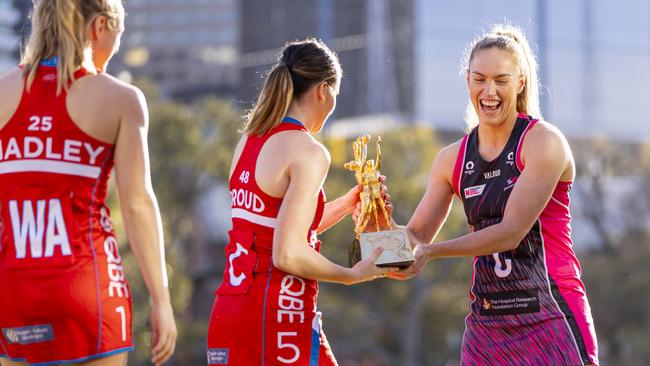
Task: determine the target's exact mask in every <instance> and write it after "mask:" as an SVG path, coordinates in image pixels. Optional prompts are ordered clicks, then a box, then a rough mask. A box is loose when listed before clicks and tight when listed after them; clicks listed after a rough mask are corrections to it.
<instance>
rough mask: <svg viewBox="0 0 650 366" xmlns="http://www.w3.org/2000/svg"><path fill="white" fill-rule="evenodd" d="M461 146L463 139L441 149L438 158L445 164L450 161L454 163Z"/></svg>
mask: <svg viewBox="0 0 650 366" xmlns="http://www.w3.org/2000/svg"><path fill="white" fill-rule="evenodd" d="M462 144H463V138H460V139H458V140H456V141H455V142H453V143H451V144H449V145H447V146H445V147H443V148H442V149H440V152H439V153H438V158H439V159H442V160H444V161H446V162H449V161H451V162H452V163H454V162H456V158H457V157H458V152H459V151H460V146H461V145H462Z"/></svg>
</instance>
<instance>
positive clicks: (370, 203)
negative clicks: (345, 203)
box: [344, 135, 414, 268]
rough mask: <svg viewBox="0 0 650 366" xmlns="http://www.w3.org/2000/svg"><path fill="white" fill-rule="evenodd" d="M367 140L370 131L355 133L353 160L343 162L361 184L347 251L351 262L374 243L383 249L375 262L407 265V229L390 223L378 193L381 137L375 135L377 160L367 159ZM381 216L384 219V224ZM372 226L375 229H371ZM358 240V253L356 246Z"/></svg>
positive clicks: (369, 250)
mask: <svg viewBox="0 0 650 366" xmlns="http://www.w3.org/2000/svg"><path fill="white" fill-rule="evenodd" d="M368 142H370V135H363V136H360V137H357V139H356V141H354V142H353V143H352V148H353V151H354V160H352V161H349V162H347V163H345V165H344V167H345V169H348V170H351V171H353V172H354V176H355V178H356V179H357V182H358V183H359V184H360V185H361V193H359V198H360V200H361V214H359V217H358V219H357V224H356V227H355V228H354V232H355V234H356V240H355V243H354V244H355V245H354V246H353V248H352V250H351V253H350V254H351V255H350V257H351V259H350V264H353V262H356V261H358V260H359V259H365V258H368V257H369V256H370V254H371V253H372V252H373V250H374V249H375V248H376V247H382V248H384V252H383V253H382V254H381V255H380V256H379V258H378V259H377V262H376V265H377V266H379V267H400V268H406V267H408V266H409V265H410V264H411V263H413V260H414V258H413V252H412V250H411V244H410V243H409V240H408V235H407V233H406V230H404V229H400V228H396V227H395V225H394V224H393V222H392V220H391V219H390V215H389V214H388V211H387V210H386V202H384V198H383V197H382V194H381V182H380V181H379V168H380V166H381V147H380V145H381V137H377V159H376V160H373V159H368ZM380 218H381V219H383V223H384V225H383V227H382V225H381V224H380V223H381V222H380ZM371 219H374V223H373V224H374V225H370V227H368V224H369V223H370V220H371ZM372 229H374V231H371V230H372ZM357 242H358V244H359V251H360V255H359V253H358V250H356V248H355V247H356V243H357Z"/></svg>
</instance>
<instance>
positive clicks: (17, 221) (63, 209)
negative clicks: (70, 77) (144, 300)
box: [0, 65, 133, 365]
mask: <svg viewBox="0 0 650 366" xmlns="http://www.w3.org/2000/svg"><path fill="white" fill-rule="evenodd" d="M85 74H86V72H85V70H83V69H82V70H79V71H78V72H77V73H76V74H75V76H76V77H77V78H80V77H83V76H84V75H85ZM56 90H57V75H56V68H54V67H51V66H45V65H41V66H40V67H39V69H38V73H37V75H36V78H35V79H34V82H33V84H32V86H31V89H30V90H29V91H28V90H27V88H25V90H24V91H23V95H22V98H21V100H20V104H19V106H18V109H17V110H16V112H15V113H14V115H13V116H12V117H11V119H10V120H9V122H8V123H7V124H6V125H5V126H4V127H3V128H2V129H0V187H2V189H0V233H1V234H0V237H1V241H0V284H1V287H0V289H1V290H0V291H1V293H2V297H1V298H0V357H5V358H9V359H11V360H15V361H22V362H27V363H29V364H30V365H53V364H56V365H59V364H66V363H76V362H83V361H87V360H90V359H94V358H98V357H104V356H108V355H111V354H114V353H119V352H124V351H128V350H131V349H132V348H133V347H132V342H131V294H130V290H129V286H128V284H127V282H126V280H125V278H124V271H123V268H122V260H121V258H120V255H119V253H118V248H117V241H116V239H115V233H114V231H113V225H112V223H111V219H110V216H109V210H108V207H106V204H105V201H106V193H107V187H106V185H107V181H108V178H109V175H110V171H111V168H112V166H113V153H114V146H113V145H110V144H107V143H104V142H102V141H99V140H97V139H94V138H93V137H91V136H89V135H88V134H86V133H85V132H83V131H82V130H81V129H79V127H77V125H76V124H75V123H74V122H73V121H72V119H71V118H70V116H69V114H68V111H67V109H66V93H65V91H64V92H62V93H61V94H60V95H59V96H57V95H56Z"/></svg>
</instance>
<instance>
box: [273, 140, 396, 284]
mask: <svg viewBox="0 0 650 366" xmlns="http://www.w3.org/2000/svg"><path fill="white" fill-rule="evenodd" d="M304 145H305V146H300V147H299V148H300V151H302V152H303V154H300V155H296V156H295V158H293V160H292V161H291V162H290V163H289V168H288V169H289V179H290V180H289V187H288V188H287V191H286V193H285V195H284V199H283V200H282V205H281V206H280V211H279V213H278V218H277V223H278V225H277V227H276V228H275V232H274V235H273V265H275V266H276V267H278V268H279V269H281V270H283V271H285V272H288V273H291V274H294V275H297V276H300V277H304V278H309V279H314V280H319V281H327V282H338V283H343V284H353V283H356V282H362V281H368V280H372V279H373V278H376V277H382V276H385V275H386V274H387V273H388V272H390V271H392V270H394V269H386V268H379V267H377V266H375V264H374V262H375V261H376V259H377V257H378V256H379V254H380V252H377V253H375V255H374V256H373V257H372V258H369V259H366V260H364V261H361V262H359V263H357V264H356V265H355V266H354V267H353V268H345V267H342V266H339V265H338V264H336V263H333V262H331V261H330V260H328V259H327V258H325V257H324V256H323V255H321V254H320V253H318V252H317V251H315V250H314V249H313V248H311V247H310V246H309V245H307V242H306V234H307V232H308V231H309V227H310V226H311V221H312V217H313V216H314V213H315V211H316V205H317V199H318V192H319V191H320V189H321V186H322V184H323V181H324V180H325V176H326V174H327V170H328V168H329V155H328V154H327V152H326V150H325V148H324V147H322V146H321V145H320V144H315V143H307V142H305V144H304ZM305 157H308V158H305Z"/></svg>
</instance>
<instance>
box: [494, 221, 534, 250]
mask: <svg viewBox="0 0 650 366" xmlns="http://www.w3.org/2000/svg"><path fill="white" fill-rule="evenodd" d="M527 233H528V230H523V229H520V228H518V227H516V226H514V225H510V226H506V230H505V232H504V238H503V240H502V241H501V243H502V247H501V248H499V249H501V250H500V251H502V252H505V251H508V250H515V249H517V247H518V246H519V244H520V243H521V241H522V240H524V237H526V234H527Z"/></svg>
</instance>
